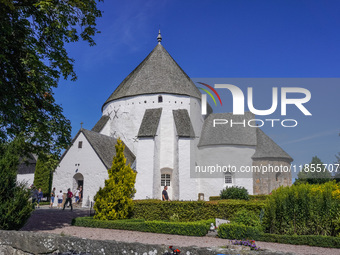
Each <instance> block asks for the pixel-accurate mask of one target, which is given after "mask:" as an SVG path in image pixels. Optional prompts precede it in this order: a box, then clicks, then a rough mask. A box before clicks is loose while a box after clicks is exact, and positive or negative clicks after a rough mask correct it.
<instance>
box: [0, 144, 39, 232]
mask: <svg viewBox="0 0 340 255" xmlns="http://www.w3.org/2000/svg"><path fill="white" fill-rule="evenodd" d="M23 146H24V142H23V141H22V140H20V139H15V140H14V141H12V142H11V143H10V144H0V229H2V230H19V229H20V228H21V227H22V226H23V225H25V223H26V221H27V220H28V219H29V217H30V216H31V213H32V210H33V209H32V202H31V201H30V200H29V199H30V196H31V193H30V191H29V190H28V189H27V188H26V187H25V184H24V183H17V181H16V177H17V170H18V165H19V155H20V152H21V150H22V147H23Z"/></svg>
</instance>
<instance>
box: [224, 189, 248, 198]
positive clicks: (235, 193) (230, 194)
mask: <svg viewBox="0 0 340 255" xmlns="http://www.w3.org/2000/svg"><path fill="white" fill-rule="evenodd" d="M220 197H221V199H240V200H249V194H248V191H247V189H246V188H244V187H237V186H235V187H227V188H225V189H223V190H222V191H221V194H220Z"/></svg>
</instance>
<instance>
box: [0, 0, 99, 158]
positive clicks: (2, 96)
mask: <svg viewBox="0 0 340 255" xmlns="http://www.w3.org/2000/svg"><path fill="white" fill-rule="evenodd" d="M100 1H101V0H99V1H98V2H100ZM99 17H101V12H100V11H99V10H98V9H97V3H96V1H95V0H83V1H78V0H70V1H50V0H44V1H36V0H28V1H13V0H12V1H10V0H8V1H2V2H1V3H0V31H1V32H0V143H3V142H5V141H10V140H11V139H13V137H15V136H18V135H20V136H23V137H25V138H26V139H27V140H26V142H28V143H29V144H30V146H29V147H28V148H27V149H28V152H35V153H39V152H45V153H49V152H51V151H52V152H53V153H55V154H59V153H60V151H61V150H62V149H65V148H66V147H67V146H68V144H69V143H70V134H71V125H70V122H69V121H68V120H67V119H66V118H65V117H64V116H63V113H62V112H63V110H62V108H61V107H60V106H59V105H57V104H56V103H55V100H54V97H53V92H52V89H53V88H54V87H57V86H58V81H59V79H60V78H61V77H63V78H64V79H68V78H71V80H76V79H77V76H76V74H75V72H74V69H73V63H74V60H73V59H72V58H70V57H69V56H68V53H67V51H66V49H65V43H69V42H76V41H78V40H79V38H80V37H81V38H82V40H85V41H87V42H88V43H89V45H90V46H92V45H95V43H94V40H93V36H94V35H95V34H96V33H97V32H98V31H97V29H96V20H97V18H99Z"/></svg>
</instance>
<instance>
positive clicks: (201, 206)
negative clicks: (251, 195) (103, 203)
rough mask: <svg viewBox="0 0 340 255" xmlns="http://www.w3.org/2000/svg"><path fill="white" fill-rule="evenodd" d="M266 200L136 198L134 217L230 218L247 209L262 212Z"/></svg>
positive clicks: (153, 218)
mask: <svg viewBox="0 0 340 255" xmlns="http://www.w3.org/2000/svg"><path fill="white" fill-rule="evenodd" d="M264 205H265V203H264V201H244V200H221V201H209V202H205V201H171V202H166V201H160V200H151V199H150V200H135V201H134V215H133V217H134V218H140V219H145V220H149V221H150V220H169V219H170V217H171V216H173V215H174V214H177V215H178V217H179V220H180V221H199V220H208V219H212V218H221V219H230V218H231V217H232V216H233V215H234V214H235V212H237V211H239V210H241V209H246V210H248V211H254V212H255V213H260V211H261V208H263V207H264Z"/></svg>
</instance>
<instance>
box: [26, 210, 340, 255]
mask: <svg viewBox="0 0 340 255" xmlns="http://www.w3.org/2000/svg"><path fill="white" fill-rule="evenodd" d="M89 213H90V211H89V209H74V210H73V211H71V210H70V209H65V211H63V210H61V209H50V208H48V206H43V207H41V208H39V209H36V210H35V211H34V212H33V214H32V216H31V218H30V219H29V221H28V222H27V224H26V225H25V226H24V227H23V228H22V229H21V230H22V231H39V232H48V233H55V234H64V235H71V236H77V237H81V238H88V239H97V240H116V241H122V242H139V243H147V244H165V245H178V246H198V247H218V246H226V245H227V244H228V243H229V241H228V240H225V239H220V238H214V237H193V236H179V235H167V234H156V233H145V232H137V231H127V230H115V229H98V228H84V227H75V226H71V222H72V219H73V218H75V217H81V216H89ZM256 244H257V246H260V247H261V248H264V249H268V250H271V251H281V252H291V253H292V254H301V255H312V254H316V255H323V254H325V255H326V254H327V255H340V249H331V248H319V247H311V246H305V245H288V244H278V243H267V242H256Z"/></svg>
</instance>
